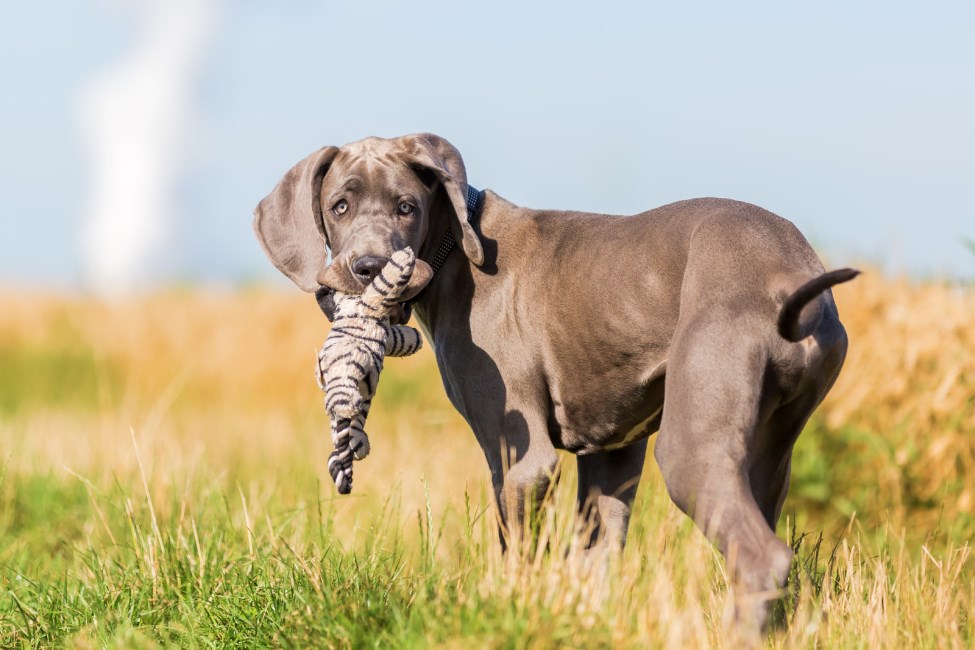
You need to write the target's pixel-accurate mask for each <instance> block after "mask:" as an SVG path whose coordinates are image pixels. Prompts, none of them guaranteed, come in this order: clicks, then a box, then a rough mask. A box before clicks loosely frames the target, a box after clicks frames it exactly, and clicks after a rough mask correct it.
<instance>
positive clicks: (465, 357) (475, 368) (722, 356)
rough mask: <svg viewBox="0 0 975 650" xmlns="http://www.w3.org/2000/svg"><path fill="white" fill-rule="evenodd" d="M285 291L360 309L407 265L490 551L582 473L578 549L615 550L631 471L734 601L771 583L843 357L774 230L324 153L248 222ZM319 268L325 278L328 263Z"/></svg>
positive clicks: (710, 208)
mask: <svg viewBox="0 0 975 650" xmlns="http://www.w3.org/2000/svg"><path fill="white" fill-rule="evenodd" d="M254 230H255V232H256V235H257V238H258V240H259V241H260V244H261V246H262V247H263V249H264V251H265V253H266V254H267V256H268V257H269V258H270V260H271V261H272V262H273V264H274V265H275V266H276V267H277V268H278V269H279V270H280V271H281V272H282V273H284V274H285V275H286V276H287V277H289V278H290V279H291V280H292V281H293V282H294V283H295V284H296V285H297V286H298V287H300V288H301V289H303V290H304V291H307V292H317V293H318V296H319V298H320V302H321V304H322V307H323V310H325V311H326V313H327V312H328V311H329V308H330V307H329V300H328V296H329V293H330V292H331V291H333V290H335V291H340V292H343V293H358V292H361V291H362V290H363V288H364V287H365V286H366V285H368V284H369V282H370V281H371V280H372V278H373V277H375V275H376V274H377V273H379V272H380V271H381V270H382V268H383V266H384V265H385V264H386V262H387V260H388V259H389V258H390V256H391V255H392V254H393V252H394V251H397V250H401V249H403V248H405V247H407V246H410V247H412V248H413V250H415V251H417V252H418V256H417V261H416V270H415V271H414V274H413V277H412V278H411V279H410V282H409V284H408V286H407V289H406V291H405V292H404V294H403V296H402V301H403V303H402V309H401V310H399V312H398V313H397V314H396V315H395V316H394V321H395V320H397V319H398V320H399V321H400V322H405V320H406V319H408V318H409V315H410V309H411V308H412V311H413V312H414V313H415V316H416V320H417V321H418V322H419V324H420V327H421V328H422V329H423V331H424V334H425V335H426V337H427V339H428V340H429V341H430V342H431V343H432V345H433V348H434V351H435V354H436V359H437V364H438V366H439V369H440V373H441V375H442V378H443V384H444V387H445V389H446V392H447V395H448V397H449V398H450V401H451V402H452V404H453V405H454V407H456V409H457V410H458V411H459V412H460V413H461V415H463V417H464V418H465V419H466V421H467V423H468V424H469V425H470V427H471V429H472V430H473V432H474V435H475V436H476V438H477V441H478V443H479V444H480V446H481V449H482V450H483V452H484V455H485V457H486V459H487V464H488V468H489V469H490V472H491V481H492V485H493V488H494V494H495V497H496V503H497V506H498V512H499V523H500V525H501V529H502V545H504V542H505V539H506V538H507V539H509V540H510V539H511V536H512V534H516V535H517V534H520V533H518V531H519V530H523V522H524V517H525V515H526V512H528V511H530V510H531V509H532V508H534V507H536V506H537V505H538V504H539V500H540V499H541V498H542V497H543V496H544V495H545V494H546V492H547V491H548V489H549V487H550V484H551V483H552V481H553V477H554V476H555V473H556V468H557V462H558V456H557V454H556V450H558V449H562V450H566V451H569V452H572V453H573V454H575V456H576V462H577V465H578V476H579V487H578V508H579V513H580V516H581V517H582V518H583V519H585V520H588V521H591V522H592V526H591V534H590V535H589V538H588V544H589V546H590V547H591V548H593V549H599V548H615V549H621V548H622V546H623V544H625V541H626V533H627V527H628V524H629V518H630V510H631V507H632V504H633V500H634V497H635V495H636V491H637V486H638V483H639V480H640V475H641V472H642V470H643V464H644V460H645V457H646V449H647V440H648V437H649V436H651V435H652V434H654V433H657V434H658V435H657V441H656V446H655V452H654V456H655V458H656V461H657V464H658V465H659V467H660V471H661V473H662V475H663V479H664V482H665V484H666V487H667V490H668V493H669V495H670V497H671V499H672V500H673V502H674V503H675V504H676V505H677V507H678V508H680V509H681V510H682V511H683V512H685V513H686V514H688V515H689V516H691V517H693V518H694V520H695V521H696V522H697V524H698V526H699V527H700V528H701V529H702V530H703V531H704V532H705V533H706V534H707V535H708V537H709V538H710V539H712V540H713V541H714V542H715V543H716V545H717V547H718V549H719V550H720V551H721V553H722V554H723V555H724V557H725V558H726V560H727V561H728V563H729V568H730V569H731V572H730V573H731V575H732V577H733V581H734V585H735V587H736V589H738V590H741V591H740V592H741V593H744V594H756V595H758V596H756V598H755V599H754V601H755V604H754V606H751V608H750V609H749V611H750V613H751V616H752V617H753V618H754V619H755V621H756V622H757V623H758V624H760V625H761V624H764V622H765V620H766V617H767V610H768V606H767V596H766V597H764V598H763V597H762V596H761V594H770V593H771V594H775V593H777V591H778V590H780V589H781V588H782V587H783V586H784V585H785V583H786V581H787V579H788V575H789V571H790V567H791V563H792V555H793V554H792V550H791V549H790V547H789V546H788V545H787V544H786V543H784V542H783V541H782V540H780V539H779V538H777V537H776V535H775V525H776V522H777V521H778V519H779V515H780V513H781V510H782V504H783V501H784V499H785V497H786V493H787V492H788V487H789V475H790V467H791V457H792V448H793V445H794V443H795V441H796V438H797V437H798V436H799V433H800V432H801V431H802V429H803V426H804V425H805V423H806V421H807V420H808V418H809V416H810V414H811V413H812V412H813V410H814V409H815V408H816V406H817V405H818V404H819V403H820V402H821V401H822V400H823V398H824V397H825V395H826V393H827V392H828V391H829V389H830V388H831V386H832V385H833V382H834V381H835V379H836V377H837V375H838V374H839V371H840V368H841V366H842V365H843V361H844V358H845V356H846V350H847V336H846V332H845V330H844V328H843V326H842V324H841V323H840V320H839V316H838V313H837V309H836V305H835V303H834V301H833V297H832V293H831V291H830V287H831V286H833V285H835V284H837V283H840V282H845V281H847V280H850V279H852V278H853V277H854V276H855V275H856V274H857V273H858V272H857V271H856V270H853V269H840V270H836V271H832V272H829V273H827V272H826V271H825V269H824V267H823V265H822V263H821V262H820V260H819V258H818V257H817V256H816V254H815V253H814V252H813V250H812V248H811V246H810V245H809V243H808V242H807V241H806V239H805V238H804V237H803V236H802V234H801V233H800V232H799V231H798V229H796V227H795V226H794V225H793V224H792V223H790V222H789V221H787V220H785V219H783V218H781V217H778V216H776V215H774V214H772V213H771V212H769V211H767V210H764V209H762V208H759V207H757V206H754V205H750V204H748V203H743V202H740V201H733V200H729V199H717V198H704V199H693V200H687V201H681V202H678V203H672V204H670V205H665V206H663V207H659V208H656V209H653V210H650V211H648V212H643V213H641V214H638V215H635V216H627V217H621V216H609V215H602V214H590V213H582V212H566V211H556V210H532V209H526V208H522V207H519V206H516V205H514V204H513V203H510V202H508V201H506V200H505V199H503V198H501V197H500V196H499V195H497V194H496V193H494V192H492V191H484V192H478V191H477V190H474V189H473V188H471V187H470V186H469V185H468V183H467V174H466V170H465V167H464V162H463V159H462V158H461V155H460V153H459V152H458V150H457V149H456V148H455V147H454V146H453V145H451V144H450V143H449V142H447V141H446V140H445V139H443V138H441V137H438V136H435V135H432V134H416V135H407V136H403V137H398V138H391V139H383V138H366V139H364V140H361V141H359V142H354V143H351V144H347V145H345V146H342V147H335V146H328V147H324V148H322V149H319V150H318V151H316V152H315V153H313V154H311V155H310V156H308V157H307V158H305V159H304V160H302V161H301V162H299V163H298V164H297V165H295V166H294V167H293V168H292V169H291V170H289V171H288V172H287V173H286V174H285V175H284V178H283V179H282V180H281V181H280V182H279V183H278V184H277V186H276V187H275V188H274V190H273V191H272V192H271V193H270V194H269V195H268V196H267V197H266V198H264V199H263V200H262V201H261V202H260V204H259V205H258V206H257V209H256V210H255V217H254ZM329 250H330V251H331V255H332V261H331V263H330V264H327V263H326V261H327V255H328V251H329Z"/></svg>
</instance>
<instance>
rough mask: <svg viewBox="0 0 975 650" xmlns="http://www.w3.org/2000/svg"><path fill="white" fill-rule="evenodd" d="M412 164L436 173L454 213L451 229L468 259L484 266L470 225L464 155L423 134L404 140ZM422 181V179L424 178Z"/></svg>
mask: <svg viewBox="0 0 975 650" xmlns="http://www.w3.org/2000/svg"><path fill="white" fill-rule="evenodd" d="M403 141H404V144H405V145H406V149H407V158H408V160H409V163H410V164H411V165H414V166H418V167H419V168H420V169H422V170H429V171H430V172H433V174H434V175H435V176H436V178H437V180H439V181H440V183H441V184H442V185H443V187H444V190H445V192H446V194H447V198H448V199H450V205H451V207H452V208H453V211H454V217H455V218H454V220H453V221H452V222H451V225H450V229H451V231H452V233H453V235H454V239H456V240H457V241H458V242H460V247H461V249H462V250H463V251H464V254H465V255H467V258H468V259H469V260H470V261H471V262H472V263H473V264H475V265H476V266H481V265H482V264H484V249H483V248H482V247H481V241H480V240H479V239H478V238H477V234H476V233H475V232H474V229H473V228H471V225H470V224H469V223H468V222H467V170H466V169H465V168H464V160H463V159H462V158H461V157H460V152H459V151H457V149H456V148H455V147H454V145H452V144H450V143H449V142H447V141H446V140H444V139H443V138H441V137H440V136H437V135H433V134H432V133H419V134H416V135H408V136H405V137H404V138H403ZM421 179H422V175H421Z"/></svg>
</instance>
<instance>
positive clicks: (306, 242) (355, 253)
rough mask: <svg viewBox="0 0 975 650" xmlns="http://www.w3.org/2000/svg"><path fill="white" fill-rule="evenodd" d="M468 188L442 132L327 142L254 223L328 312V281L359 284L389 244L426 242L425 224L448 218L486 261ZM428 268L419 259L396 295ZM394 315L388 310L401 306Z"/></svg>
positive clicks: (439, 226)
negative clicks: (471, 219)
mask: <svg viewBox="0 0 975 650" xmlns="http://www.w3.org/2000/svg"><path fill="white" fill-rule="evenodd" d="M466 195H467V173H466V171H465V169H464V162H463V160H462V159H461V157H460V153H459V152H458V151H457V149H455V148H454V146H453V145H451V144H450V143H449V142H447V141H446V140H444V139H443V138H440V137H438V136H435V135H430V134H426V133H424V134H418V135H407V136H403V137H400V138H392V139H389V140H386V139H382V138H366V139H365V140H360V141H359V142H353V143H352V144H347V145H345V146H343V147H324V148H323V149H319V150H318V151H316V152H315V153H313V154H312V155H310V156H308V157H307V158H305V159H304V160H302V161H301V162H299V163H298V164H297V165H295V166H294V167H292V168H291V169H290V170H289V171H288V173H286V174H285V175H284V178H282V179H281V181H280V182H279V183H278V184H277V186H276V187H275V188H274V190H273V191H272V192H271V193H270V194H269V195H268V196H267V197H265V198H264V200H262V201H261V202H260V204H258V206H257V209H256V210H255V212H254V231H255V233H256V234H257V238H258V240H259V241H260V242H261V247H262V248H263V249H264V252H265V253H267V256H268V257H269V258H270V259H271V261H272V262H273V263H274V266H276V267H277V268H278V270H280V271H281V272H282V273H284V274H285V275H286V276H288V277H289V278H291V280H292V281H293V282H294V283H295V284H296V285H298V286H299V287H300V288H301V289H303V290H304V291H308V292H315V291H318V292H319V294H318V295H319V302H320V304H322V307H323V310H324V311H326V312H327V304H328V297H327V296H328V290H336V291H341V292H342V293H348V294H358V293H361V292H362V290H363V289H364V288H365V287H366V286H367V285H368V284H369V283H370V282H371V281H372V279H373V278H374V277H375V276H376V275H377V274H378V273H379V272H380V271H381V270H382V268H383V266H385V264H386V262H387V261H388V260H389V258H390V256H392V254H393V252H395V251H397V250H400V249H403V248H405V247H407V246H410V247H412V248H413V250H415V251H422V250H424V246H423V244H424V242H425V241H426V239H427V237H428V235H429V234H430V233H431V231H432V232H441V233H442V232H446V228H450V230H451V232H452V233H453V236H454V239H456V240H457V241H458V242H460V247H461V249H462V250H463V251H464V254H466V255H467V257H468V258H469V259H470V260H471V262H473V263H474V264H476V265H481V264H483V261H484V251H483V249H482V247H481V243H480V241H479V240H478V238H477V235H476V234H475V233H474V230H473V229H472V228H471V226H470V225H469V224H468V223H467V203H466V200H465V197H466ZM437 243H438V242H435V243H434V246H436V244H437ZM329 249H330V250H331V253H332V262H331V264H328V265H327V266H326V260H327V258H328V250H329ZM432 277H433V271H432V269H431V268H430V265H429V264H427V263H426V262H424V261H423V260H421V259H417V260H416V269H415V270H414V272H413V276H412V277H411V279H410V282H409V284H408V285H407V288H406V291H404V293H403V296H402V297H401V300H403V301H406V300H409V299H410V298H412V297H413V296H415V295H416V294H417V293H419V292H420V290H422V289H423V287H425V286H426V284H427V283H428V282H429V281H430V279H431V278H432ZM323 288H324V290H323ZM398 316H399V318H397V315H396V314H393V320H394V321H396V320H404V319H405V318H407V317H408V314H406V313H405V312H403V313H401V314H399V315H398Z"/></svg>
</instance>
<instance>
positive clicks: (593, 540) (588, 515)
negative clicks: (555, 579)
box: [576, 440, 647, 550]
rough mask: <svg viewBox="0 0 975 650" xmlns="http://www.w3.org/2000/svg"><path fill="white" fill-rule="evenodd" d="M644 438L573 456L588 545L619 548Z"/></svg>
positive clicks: (644, 450) (640, 469) (640, 464)
mask: <svg viewBox="0 0 975 650" xmlns="http://www.w3.org/2000/svg"><path fill="white" fill-rule="evenodd" d="M646 456H647V441H646V440H640V441H639V442H635V443H633V444H631V445H629V446H627V447H623V448H622V449H614V450H611V451H603V452H598V453H594V454H586V455H584V456H577V457H576V464H577V466H578V468H579V489H578V509H579V515H580V525H581V527H582V531H581V532H582V534H583V535H584V536H585V537H586V539H587V544H586V546H587V548H606V549H618V550H622V548H623V545H624V544H626V531H627V528H628V527H629V524H630V509H631V508H632V506H633V500H634V499H635V498H636V491H637V487H638V486H639V484H640V475H641V473H642V472H643V463H644V460H645V459H646Z"/></svg>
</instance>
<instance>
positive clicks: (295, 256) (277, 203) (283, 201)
mask: <svg viewBox="0 0 975 650" xmlns="http://www.w3.org/2000/svg"><path fill="white" fill-rule="evenodd" d="M338 152H339V149H338V147H324V148H322V149H319V150H318V151H316V152H315V153H313V154H312V155H310V156H308V157H307V158H305V159H304V160H302V161H301V162H300V163H298V164H297V165H295V166H294V167H292V168H291V169H290V170H288V173H287V174H285V175H284V178H282V179H281V181H280V182H279V183H278V184H277V185H276V186H275V188H274V190H273V191H272V192H271V193H270V194H268V195H267V196H266V197H264V200H262V201H261V202H260V203H258V205H257V209H256V210H254V233H255V234H256V235H257V240H258V241H259V242H261V248H263V249H264V252H265V253H267V256H268V257H269V258H271V262H273V263H274V266H276V267H277V269H278V270H279V271H281V272H282V273H284V274H285V275H286V276H288V277H289V278H291V281H292V282H294V283H295V284H297V285H298V286H299V287H300V288H301V289H302V290H304V291H307V292H309V293H312V292H314V291H315V290H316V289H318V286H319V285H318V280H317V279H316V278H317V276H318V272H319V271H320V270H321V269H323V268H325V261H326V255H327V253H326V248H325V247H326V246H327V245H328V236H327V235H326V234H325V223H324V221H322V205H321V196H320V195H321V192H322V179H323V178H325V173H326V172H327V171H328V166H329V165H330V164H331V163H332V160H334V159H335V156H336V155H337V154H338Z"/></svg>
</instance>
